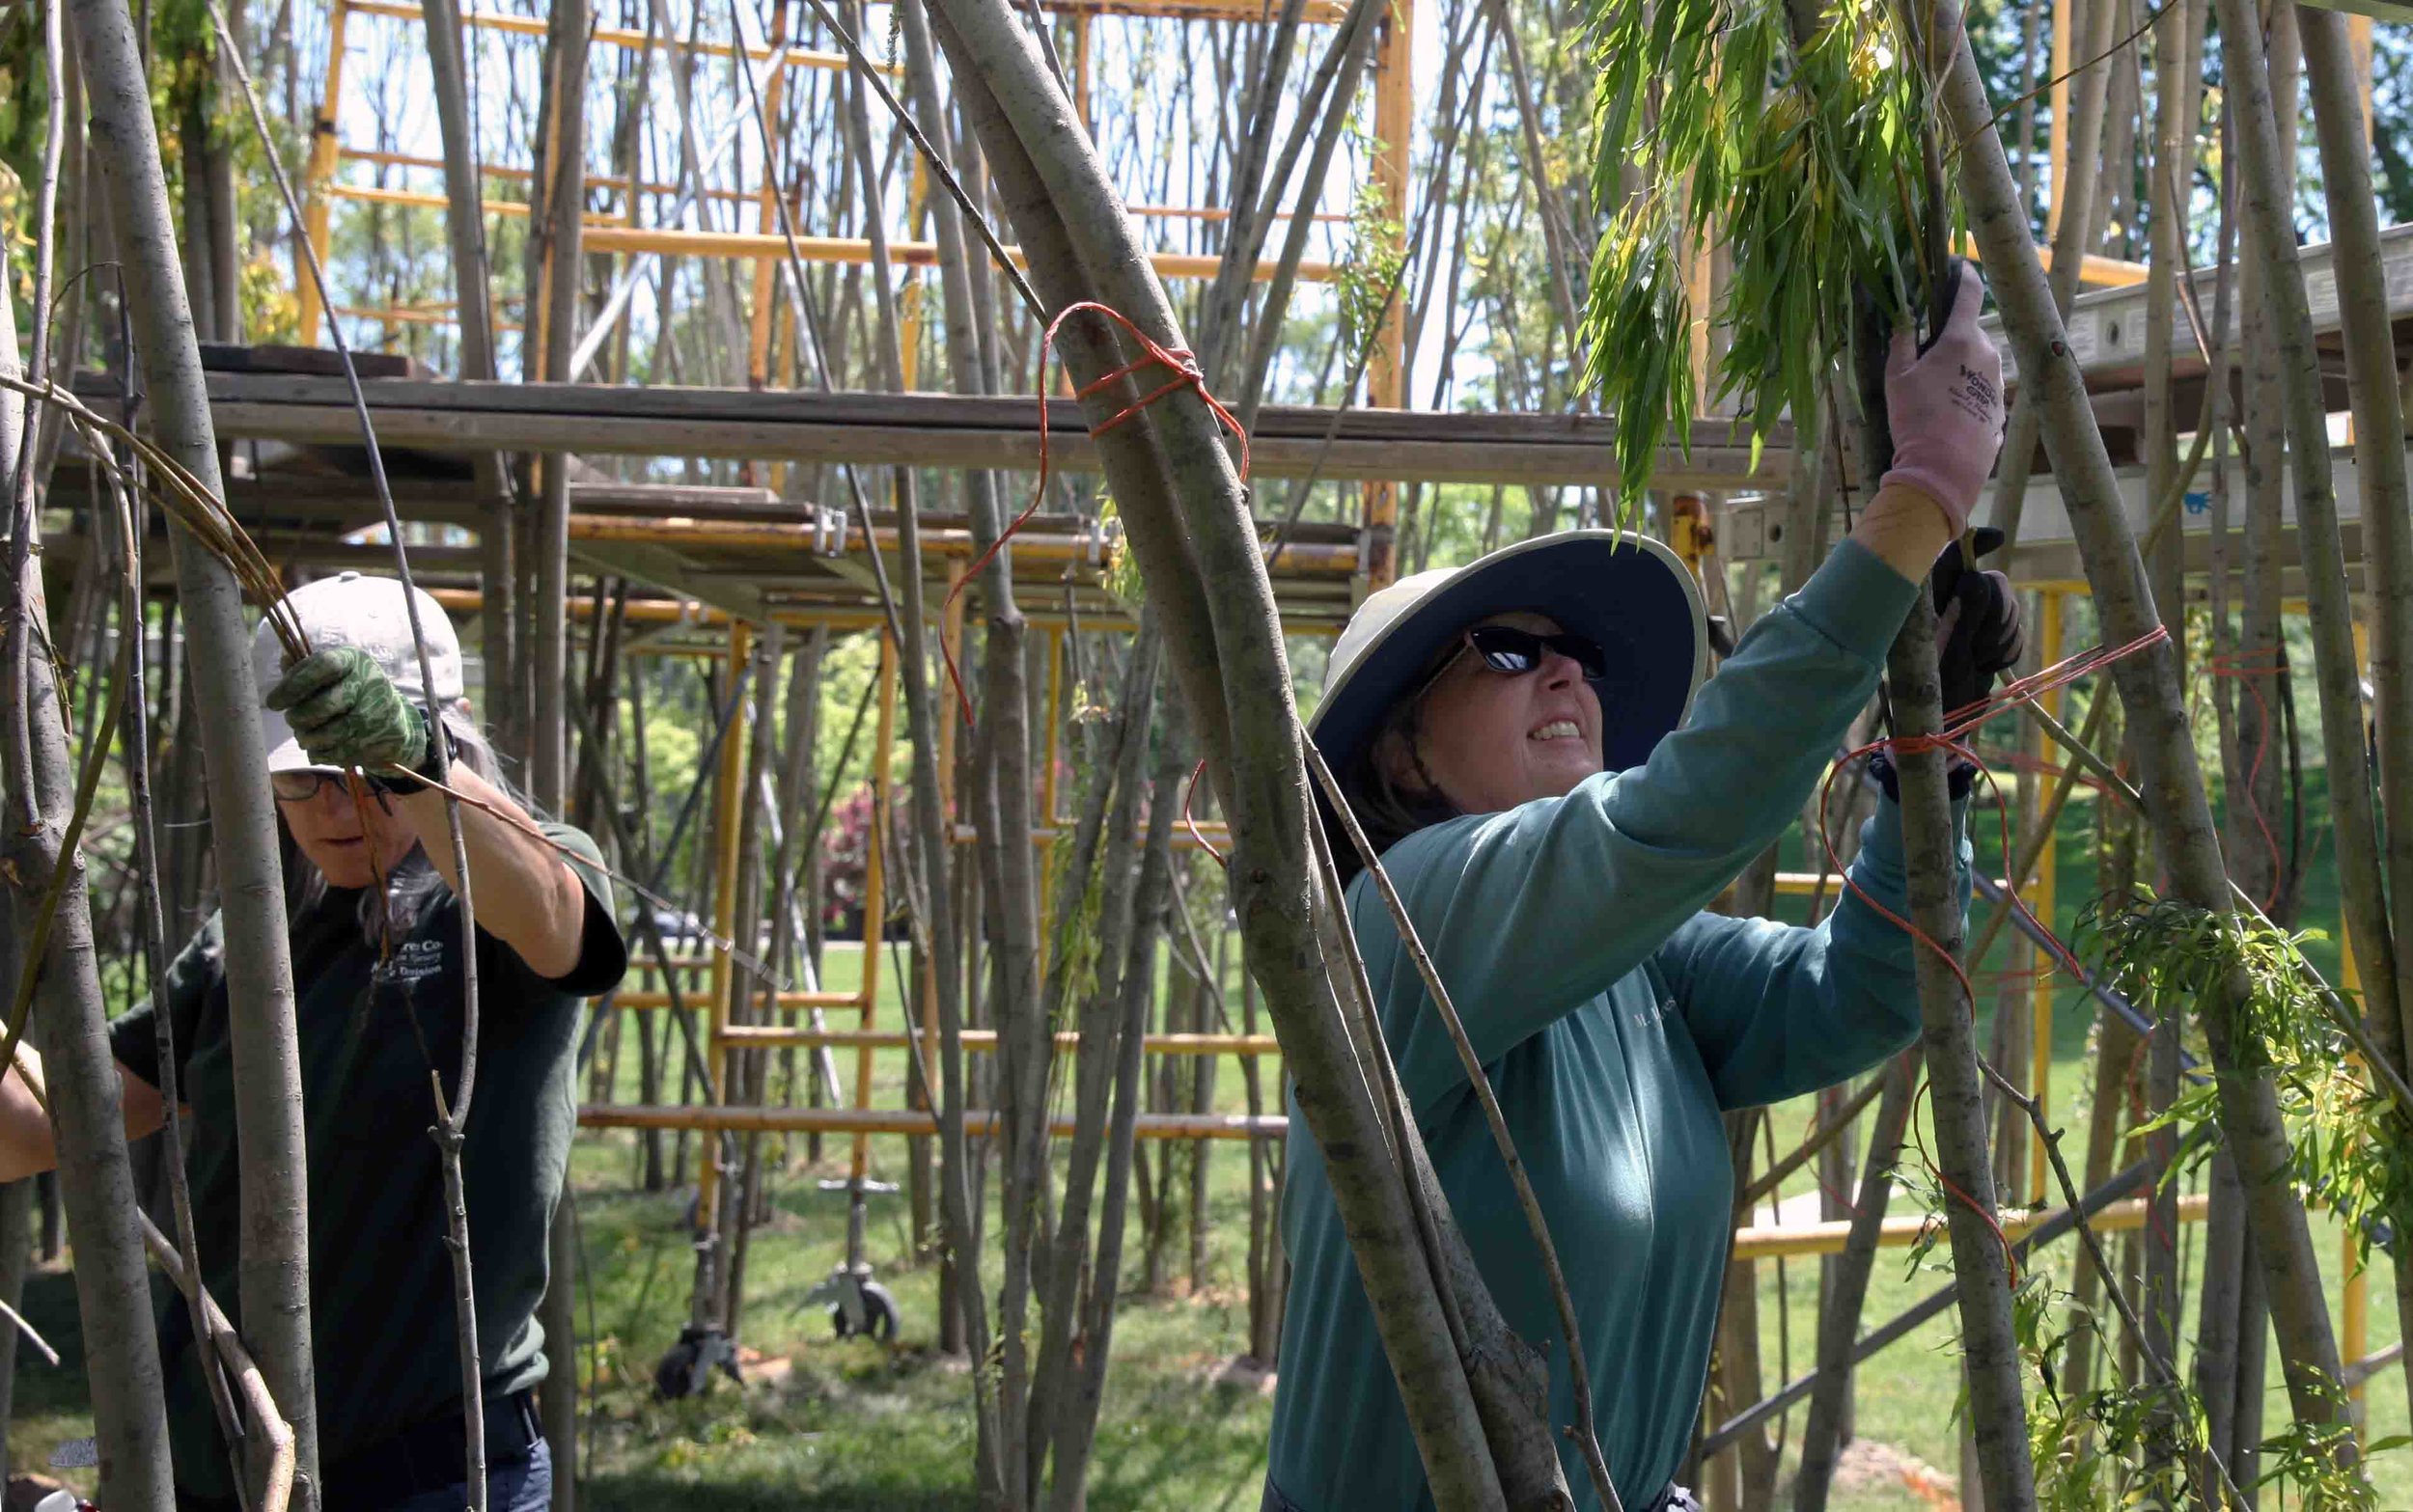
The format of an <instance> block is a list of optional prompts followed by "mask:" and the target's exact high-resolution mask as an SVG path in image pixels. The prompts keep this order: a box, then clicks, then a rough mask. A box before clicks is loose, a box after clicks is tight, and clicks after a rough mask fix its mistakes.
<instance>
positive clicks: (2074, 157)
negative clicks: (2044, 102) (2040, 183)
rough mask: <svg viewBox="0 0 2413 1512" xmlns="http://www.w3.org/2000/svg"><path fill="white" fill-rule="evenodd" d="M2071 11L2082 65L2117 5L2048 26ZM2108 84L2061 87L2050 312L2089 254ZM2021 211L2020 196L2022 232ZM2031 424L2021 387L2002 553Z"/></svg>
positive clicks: (2075, 52) (2086, 2)
mask: <svg viewBox="0 0 2413 1512" xmlns="http://www.w3.org/2000/svg"><path fill="white" fill-rule="evenodd" d="M2072 11H2075V12H2077V13H2078V14H2079V15H2080V16H2082V17H2083V18H2084V20H2085V25H2084V26H2083V27H2081V28H2080V29H2079V30H2078V33H2077V35H2076V37H2075V38H2074V39H2073V41H2075V42H2076V46H2075V47H2074V48H2073V49H2072V50H2071V53H2070V57H2071V59H2072V61H2073V62H2085V61H2087V60H2090V59H2094V58H2099V57H2101V56H2102V55H2103V54H2104V53H2105V52H2107V51H2109V50H2110V48H2111V44H2112V38H2113V35H2114V34H2113V31H2112V22H2113V21H2114V20H2115V19H2116V18H2117V16H2118V14H2119V0H2063V3H2062V4H2061V5H2060V6H2058V7H2056V8H2055V14H2054V16H2053V24H2054V25H2055V26H2061V25H2065V24H2067V18H2068V16H2069V14H2070V12H2072ZM2110 82H2111V68H2110V67H2109V66H2108V65H2100V64H2098V65H2096V66H2095V67H2094V68H2088V69H2079V70H2078V72H2077V74H2076V76H2074V77H2073V78H2071V79H2070V81H2069V131H2068V134H2067V136H2066V137H2065V138H2064V139H2063V143H2062V150H2063V151H2065V152H2066V154H2067V155H2066V157H2064V158H2063V159H2062V161H2060V162H2058V163H2055V164H2054V165H2053V185H2052V188H2053V216H2052V220H2053V233H2052V242H2053V274H2052V289H2053V308H2054V309H2056V310H2059V311H2063V312H2066V311H2067V310H2068V308H2069V301H2070V300H2071V299H2073V298H2075V297H2077V292H2078V274H2079V272H2080V270H2081V269H2082V268H2083V267H2084V266H2085V258H2084V254H2086V253H2089V252H2092V251H2094V234H2093V229H2094V226H2096V225H2098V224H2100V223H2099V222H2098V221H2097V220H2096V219H2095V217H2094V188H2095V184H2096V183H2097V182H2098V181H2099V180H2100V179H2101V178H2102V170H2103V164H2104V161H2105V158H2104V155H2103V113H2104V96H2105V91H2106V90H2107V88H2108V87H2109V85H2110ZM2026 205H2027V201H2026V198H2025V197H2024V196H2022V197H2021V199H2020V213H2021V216H2022V221H2021V224H2023V225H2024V224H2026V221H2025V218H2024V217H2025V215H2026ZM2022 371H2025V370H2024V369H2023V370H2022ZM2038 423H2039V412H2038V410H2037V407H2036V405H2035V404H2033V403H2032V402H2030V390H2029V385H2027V384H2026V383H2024V382H2023V383H2021V384H2020V385H2019V392H2018V394H2017V395H2016V396H2015V397H2014V398H2013V399H2012V402H2011V426H2010V433H2009V435H2008V436H2006V437H2005V439H2004V441H2003V452H2002V461H2001V464H2000V466H1998V467H1997V468H1996V470H1995V474H1994V509H1993V514H1992V517H1991V518H1992V523H1993V524H1994V526H1995V527H1996V528H1998V529H1999V530H2001V531H2002V533H2003V536H2004V540H2003V544H2004V545H2005V546H2006V547H2010V546H2014V545H2017V544H2018V541H2019V516H2020V513H2021V511H2023V510H2024V509H2026V508H2027V503H2028V478H2029V476H2030V473H2031V472H2032V470H2033V469H2034V467H2035V462H2036V440H2037V426H2038Z"/></svg>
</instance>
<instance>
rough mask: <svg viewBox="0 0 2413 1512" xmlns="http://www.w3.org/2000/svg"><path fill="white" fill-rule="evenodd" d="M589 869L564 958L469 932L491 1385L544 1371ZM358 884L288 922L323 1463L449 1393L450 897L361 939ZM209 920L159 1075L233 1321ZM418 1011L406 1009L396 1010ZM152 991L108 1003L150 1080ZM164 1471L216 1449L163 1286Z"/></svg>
mask: <svg viewBox="0 0 2413 1512" xmlns="http://www.w3.org/2000/svg"><path fill="white" fill-rule="evenodd" d="M545 830H546V833H547V834H549V835H551V836H552V837H553V838H556V839H558V840H560V841H561V842H562V843H563V844H565V845H567V846H569V847H570V848H571V849H572V850H573V851H575V853H576V855H577V856H578V857H579V858H581V860H582V861H583V862H586V863H596V862H599V858H598V857H597V855H596V849H595V842H594V841H593V840H591V839H589V838H587V837H586V836H584V835H582V834H580V833H579V832H578V831H576V830H573V829H570V828H569V827H568V826H566V825H547V826H545ZM572 869H574V870H575V871H576V872H577V873H578V876H579V879H580V880H581V881H582V882H584V883H585V885H586V889H587V920H586V935H585V940H584V943H583V945H582V947H581V949H580V955H579V960H578V964H577V965H576V967H574V968H573V969H572V970H571V972H570V975H569V976H566V977H563V978H562V979H560V980H550V979H547V978H545V977H541V976H538V975H537V974H536V973H534V972H532V971H530V970H529V969H528V967H527V965H526V964H525V963H524V962H522V961H521V960H520V959H519V957H518V955H517V954H516V953H514V952H513V950H512V949H511V948H509V947H508V946H505V945H503V944H502V943H501V942H500V941H497V940H495V939H493V938H492V937H490V936H488V935H486V934H485V933H484V932H483V931H481V932H480V934H479V936H478V1001H479V1019H478V1082H477V1086H476V1087H475V1089H474V1090H473V1092H472V1094H471V1096H472V1103H471V1106H470V1113H469V1125H468V1128H467V1130H466V1132H465V1142H464V1144H463V1147H462V1150H461V1170H462V1181H463V1187H464V1193H465V1196H466V1197H467V1201H468V1208H469V1243H470V1254H471V1259H472V1262H473V1264H472V1270H473V1273H474V1278H475V1283H476V1290H477V1303H478V1350H479V1355H480V1359H481V1361H482V1362H483V1375H484V1379H485V1391H486V1394H487V1396H488V1398H489V1399H491V1398H492V1397H494V1396H496V1395H498V1394H502V1393H507V1392H512V1391H517V1390H523V1389H525V1388H528V1387H531V1386H533V1385H535V1384H536V1383H537V1382H539V1381H541V1380H542V1379H543V1378H544V1373H545V1361H544V1333H543V1330H542V1329H541V1327H540V1326H539V1325H538V1323H537V1318H536V1312H537V1304H538V1302H539V1301H540V1300H541V1298H542V1297H543V1295H544V1286H545V1272H546V1260H547V1252H546V1248H545V1235H546V1229H547V1227H548V1225H549V1224H550V1223H552V1218H553V1205H554V1201H555V1198H556V1196H557V1195H558V1194H559V1192H560V1191H561V1185H562V1173H563V1171H564V1169H565V1168H566V1167H567V1166H568V1163H569V1142H570V1136H571V1134H572V1133H573V1132H574V1130H575V1128H576V1125H577V1107H576V1103H575V1100H574V1096H573V1091H574V1086H575V1075H574V1073H575V1060H576V1058H577V1044H578V1021H579V1014H580V1009H581V1003H582V1002H583V1000H585V999H587V998H590V997H594V996H596V995H597V994H600V993H603V992H606V991H609V990H610V989H611V988H612V987H613V986H614V985H615V984H616V983H618V982H619V980H620V977H621V975H622V973H623V972H624V970H625V969H626V966H627V949H626V947H625V946H624V943H623V942H622V939H621V936H620V931H619V929H618V927H617V926H616V925H615V924H614V923H613V921H612V914H611V890H610V885H609V883H607V882H606V881H605V880H604V878H603V875H602V873H601V872H600V871H599V870H597V869H596V866H593V865H585V864H581V862H579V861H573V862H572ZM361 897H362V894H361V893H358V892H354V891H348V890H345V889H336V888H330V889H328V890H327V892H326V894H325V896H324V897H323V898H322V899H320V900H319V901H318V902H317V903H316V904H314V905H312V906H310V907H308V908H306V909H304V910H303V911H302V913H301V915H300V917H299V918H297V919H296V920H295V921H294V922H293V928H292V943H293V986H294V992H295V997H296V999H297V1000H298V1004H297V1013H298V1017H299V1025H300V1031H301V1077H302V1116H303V1120H304V1124H305V1127H306V1129H307V1133H308V1139H309V1151H310V1315H311V1324H312V1327H311V1334H312V1343H313V1348H314V1351H315V1357H316V1364H317V1370H318V1379H319V1459H320V1463H321V1464H330V1465H331V1464H333V1463H335V1462H336V1461H338V1460H341V1459H342V1458H343V1457H344V1456H345V1455H347V1454H348V1453H350V1452H351V1451H353V1450H354V1449H357V1448H360V1447H362V1446H364V1445H367V1444H370V1443H375V1442H376V1441H378V1440H379V1439H382V1438H385V1437H386V1436H388V1435H390V1434H392V1433H394V1432H397V1431H399V1430H401V1429H402V1428H406V1427H409V1426H411V1425H412V1424H414V1423H418V1422H423V1421H426V1420H429V1419H430V1418H434V1417H438V1416H443V1415H445V1414H448V1413H458V1411H459V1410H460V1361H459V1352H458V1348H457V1347H456V1344H455V1339H456V1337H457V1336H458V1335H457V1334H456V1333H455V1327H454V1313H453V1266H452V1258H451V1256H450V1254H449V1253H448V1252H447V1251H446V1250H445V1247H444V1231H445V1229H444V1177H443V1170H442V1168H441V1166H440V1165H439V1164H438V1159H437V1151H436V1145H435V1141H433V1140H432V1139H430V1137H429V1133H428V1131H429V1130H430V1128H431V1127H433V1125H434V1123H435V1102H434V1098H433V1096H432V1094H431V1093H430V1089H429V1085H428V1072H429V1069H430V1064H431V1063H432V1065H433V1066H434V1067H435V1068H436V1069H437V1070H439V1071H440V1072H441V1074H442V1076H443V1079H444V1092H445V1096H446V1097H447V1098H448V1099H449V1098H451V1097H452V1096H453V1095H454V1092H455V1090H456V1086H457V1083H458V1076H459V1071H460V1041H461V1008H462V991H461V971H460V912H459V904H458V901H457V900H456V899H455V898H454V897H453V895H452V893H450V892H449V891H444V890H442V889H439V890H438V893H437V900H436V901H435V902H434V903H433V904H432V905H431V906H430V907H429V908H428V909H427V910H426V913H425V916H424V918H423V919H422V920H421V921H420V922H419V924H418V926H417V927H415V928H413V929H411V930H410V931H409V932H408V933H407V934H405V935H402V936H401V937H399V938H397V939H396V941H395V942H394V948H393V954H392V958H391V959H390V960H387V961H385V962H383V963H380V961H379V959H378V950H377V947H376V946H375V944H374V942H373V941H372V940H370V939H369V938H368V937H367V936H366V935H365V934H364V933H363V931H362V927H361V922H360V903H361ZM223 954H224V947H223V944H222V938H221V932H220V922H219V921H218V920H217V919H216V918H214V917H213V918H212V919H211V920H210V921H208V923H207V924H205V925H203V926H202V929H201V932H200V933H199V934H197V935H195V936H194V937H193V940H192V943H191V944H189V945H187V946H186V947H185V948H184V950H183V953H182V954H180V955H179V956H178V957H177V959H176V961H175V963H174V964H173V965H171V966H170V968H169V970H168V979H167V982H166V984H165V990H164V991H163V992H162V993H161V994H160V995H159V996H160V998H161V1000H162V1001H164V1002H166V1003H168V1004H169V1007H170V1009H171V1017H170V1020H169V1022H170V1023H171V1024H172V1025H173V1026H174V1027H175V1030H176V1057H177V1086H178V1090H179V1092H180V1094H181V1096H182V1100H183V1102H184V1103H185V1105H186V1106H188V1107H189V1108H191V1110H192V1114H191V1117H190V1118H189V1119H188V1120H187V1124H186V1127H187V1130H188V1135H187V1138H188V1140H189V1141H190V1146H191V1147H190V1150H189V1152H188V1154H187V1157H186V1160H185V1171H186V1173H187V1175H188V1177H189V1178H190V1181H191V1185H192V1194H193V1222H194V1227H195V1230H196V1232H197V1233H198V1235H199V1238H200V1241H201V1250H202V1275H203V1278H205V1280H206V1281H207V1282H208V1286H209V1290H210V1291H211V1293H212V1294H213V1295H215V1297H216V1298H217V1300H218V1302H219V1304H220V1305H221V1306H224V1307H225V1308H226V1310H227V1312H228V1314H229V1315H230V1316H231V1317H232V1318H233V1320H234V1322H235V1325H236V1328H237V1329H240V1328H241V1327H242V1321H243V1320H242V1314H241V1311H240V1300H239V1297H238V1295H237V1290H238V1288H237V1285H236V1258H237V1256H236V1236H237V1235H238V1234H239V1233H240V1232H241V1227H240V1210H239V1206H238V1202H239V1196H238V1190H237V1180H238V1163H237V1160H236V1147H235V1085H234V1062H233V1045H232V1042H231V1040H230V1038H229V1022H228V1015H227V987H226V975H225V971H224V962H223ZM414 1020H415V1021H416V1032H414V1031H413V1021H414ZM153 1033H154V1028H153V1023H152V1008H151V1006H150V1005H149V1004H144V1005H142V1006H139V1007H137V1008H135V1009H134V1010H133V1011H132V1012H130V1013H128V1014H126V1015H125V1017H124V1018H121V1019H119V1020H118V1021H117V1022H116V1023H114V1024H113V1025H111V1026H110V1040H111V1046H112V1048H113V1049H114V1051H115V1052H116V1054H117V1058H118V1059H120V1060H121V1061H123V1062H125V1065H126V1066H127V1068H128V1069H130V1070H132V1071H133V1072H134V1073H135V1074H136V1075H138V1076H140V1077H142V1078H144V1079H145V1080H147V1081H152V1082H153V1083H154V1084H155V1082H156V1080H157V1077H158V1055H157V1049H156V1042H155V1040H154V1039H153ZM158 1291H159V1293H160V1297H159V1301H160V1306H159V1336H160V1347H161V1353H162V1356H163V1363H164V1364H165V1366H166V1368H167V1376H168V1421H169V1434H170V1439H171V1442H172V1443H173V1446H174V1450H175V1458H176V1478H177V1482H178V1484H179V1485H180V1486H181V1487H182V1488H183V1489H184V1490H185V1491H187V1492H190V1493H192V1494H195V1495H199V1496H209V1497H225V1496H231V1495H233V1494H234V1492H235V1487H234V1486H233V1485H231V1484H229V1483H228V1481H227V1460H226V1454H225V1451H224V1449H223V1448H222V1447H221V1445H220V1443H219V1438H218V1427H217V1422H216V1419H215V1417H214V1416H213V1414H212V1412H211V1409H210V1406H209V1398H208V1388H207V1385H206V1383H205V1382H204V1380H203V1378H202V1376H201V1373H200V1367H199V1360H198V1355H197V1352H196V1350H195V1348H194V1344H193V1338H192V1331H191V1328H190V1326H189V1324H188V1322H187V1318H186V1313H185V1309H184V1307H183V1306H182V1304H181V1303H180V1302H178V1301H176V1299H175V1298H174V1297H173V1294H171V1293H169V1292H168V1291H167V1289H166V1287H165V1286H164V1284H161V1285H160V1286H159V1287H158Z"/></svg>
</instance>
